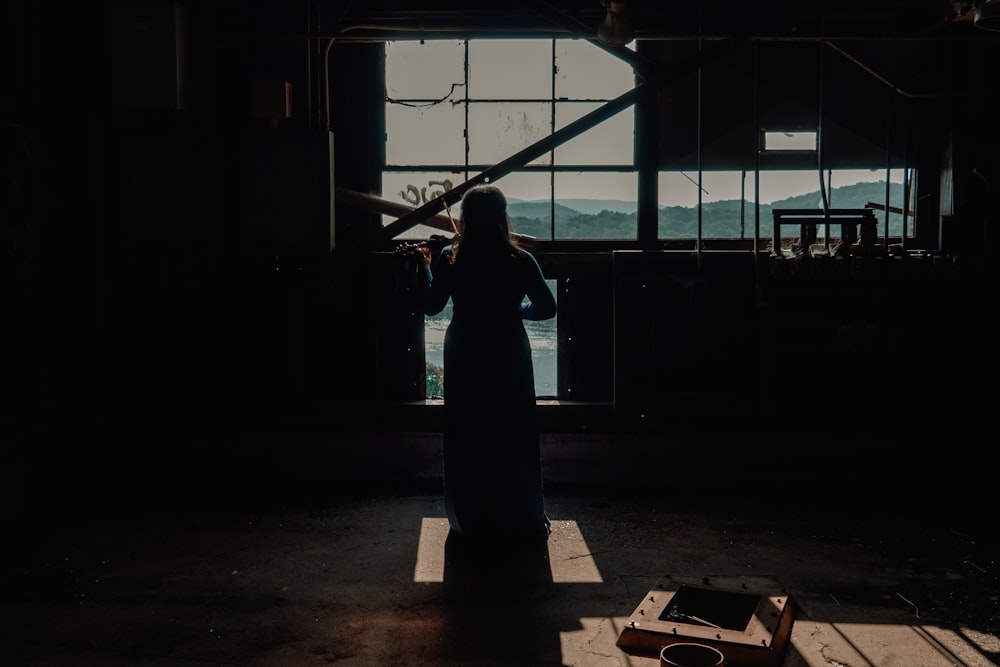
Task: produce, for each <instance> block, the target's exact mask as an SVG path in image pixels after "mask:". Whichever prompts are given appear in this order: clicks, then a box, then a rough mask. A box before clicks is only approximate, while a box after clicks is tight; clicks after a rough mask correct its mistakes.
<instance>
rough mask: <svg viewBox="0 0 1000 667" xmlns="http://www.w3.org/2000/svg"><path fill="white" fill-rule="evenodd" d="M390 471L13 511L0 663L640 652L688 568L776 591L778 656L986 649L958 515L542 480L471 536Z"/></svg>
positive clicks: (464, 662)
mask: <svg viewBox="0 0 1000 667" xmlns="http://www.w3.org/2000/svg"><path fill="white" fill-rule="evenodd" d="M287 491H288V492H289V493H288V497H289V498H290V499H296V498H298V496H296V495H295V494H294V493H292V490H291V489H288V490H287ZM408 491H409V490H408V489H406V488H402V487H400V488H397V489H396V491H395V492H393V491H392V490H387V489H378V490H376V489H372V490H371V491H370V492H368V493H365V492H362V491H358V490H356V489H351V490H350V492H349V493H348V492H345V493H343V494H339V495H338V494H336V493H333V494H330V495H328V496H325V497H323V498H322V500H319V501H312V502H305V503H303V502H299V501H298V500H292V501H291V502H287V503H285V502H282V501H281V500H280V498H279V497H278V496H281V495H282V492H281V491H278V492H275V493H272V494H270V495H269V497H268V499H267V500H266V501H261V502H256V503H244V502H228V503H227V502H216V503H202V502H201V501H200V500H199V501H198V502H189V503H183V502H180V503H177V504H176V505H171V506H146V505H143V504H142V503H134V502H130V498H129V497H121V498H119V499H118V501H117V502H116V503H114V504H113V505H107V506H105V507H101V506H93V505H86V504H83V505H79V506H74V504H73V503H72V502H63V503H61V504H58V505H53V506H50V507H48V508H47V509H45V510H44V511H43V510H37V511H34V512H27V511H21V512H20V513H19V516H20V519H19V520H18V521H15V522H8V523H10V524H11V525H10V526H9V530H10V531H11V532H10V533H9V534H13V535H15V540H13V541H11V542H8V543H7V547H6V552H7V553H6V558H7V561H8V562H7V564H6V566H5V573H6V575H7V576H6V582H5V586H4V588H5V592H4V596H3V603H2V604H3V609H4V614H3V618H4V620H3V624H2V630H0V633H2V638H3V649H2V650H0V664H3V665H10V666H12V667H30V666H38V667H41V666H46V667H50V666H59V667H78V666H79V667H84V666H85V667H125V666H128V667H147V666H148V667H182V666H183V667H191V666H193V665H247V666H254V667H305V666H308V665H338V666H343V667H355V666H357V667H375V666H386V667H388V666H390V665H391V666H397V665H399V666H402V665H406V666H408V667H410V666H414V665H427V666H433V667H459V666H472V665H476V666H480V665H481V666H484V667H492V666H495V667H515V666H516V667H549V666H552V667H557V666H565V667H625V666H632V667H646V666H649V667H654V666H656V665H659V659H658V657H657V656H655V655H653V656H646V655H633V654H631V653H629V652H626V651H624V650H622V649H621V648H619V647H618V645H617V640H618V639H619V636H620V635H621V633H622V630H623V628H624V627H625V625H626V624H627V623H628V622H629V620H630V616H631V615H632V614H633V612H634V611H635V610H636V607H637V605H639V604H640V602H642V601H643V599H644V597H645V595H646V594H647V593H648V592H650V591H652V590H653V589H654V588H655V587H656V586H657V585H658V584H662V583H663V582H664V581H668V582H669V581H694V582H701V581H704V580H705V579H706V578H707V581H708V582H709V584H710V585H711V584H715V583H721V584H723V585H724V586H728V585H731V584H736V585H744V584H745V585H748V586H749V588H748V590H755V589H756V588H757V587H763V588H770V587H771V586H772V585H777V586H780V587H782V588H783V589H784V590H785V591H786V592H787V594H788V595H789V596H790V597H791V599H792V601H793V605H794V609H795V611H794V624H793V626H792V629H791V633H790V635H789V637H788V641H787V642H786V643H785V645H784V646H783V647H781V648H782V650H781V651H780V653H776V652H773V651H772V652H770V653H766V652H765V653H762V654H761V656H762V659H764V660H766V661H768V662H769V663H770V664H773V665H775V666H781V667H803V666H809V667H866V666H867V667H871V666H875V667H897V666H898V667H938V666H941V667H944V666H947V665H963V666H966V667H982V666H986V665H997V664H1000V583H998V582H1000V560H998V559H997V551H996V548H995V543H993V544H988V543H985V542H983V541H982V540H981V539H979V538H980V537H981V536H977V535H976V534H974V533H970V532H969V530H970V526H967V525H961V526H958V525H957V524H956V523H954V522H948V521H942V520H936V521H932V522H931V521H921V520H919V519H918V517H916V516H911V518H905V517H903V518H901V517H900V515H899V513H897V512H893V511H888V512H886V513H882V514H880V513H878V512H875V511H872V509H871V508H860V509H854V510H845V509H843V508H839V507H834V508H833V509H824V508H821V507H819V506H817V505H816V504H808V503H806V504H803V503H802V502H800V501H795V500H794V499H793V498H792V496H791V495H789V494H786V493H784V492H783V491H782V489H781V487H780V486H778V487H777V488H774V489H772V491H773V492H774V494H775V497H776V498H777V500H776V501H774V502H771V503H769V504H768V505H767V507H768V509H767V510H763V511H762V510H761V507H760V505H758V504H755V503H748V502H744V501H741V500H740V499H739V498H735V499H733V498H724V497H722V495H721V494H713V493H707V494H705V496H704V497H702V498H690V497H688V498H686V499H685V498H679V497H676V495H675V494H672V493H670V490H669V488H665V489H661V490H660V491H661V492H660V493H656V494H639V493H626V492H622V491H621V490H620V489H617V490H614V491H610V492H609V491H607V490H603V489H601V488H596V487H595V488H590V489H569V488H559V487H558V485H555V486H554V488H553V489H552V490H551V491H550V492H549V493H548V496H547V511H548V513H549V515H550V518H551V519H552V520H553V526H554V530H553V533H552V535H551V537H550V539H549V541H548V543H547V544H546V545H543V546H542V548H540V549H536V550H522V551H521V552H517V551H514V550H509V549H506V548H502V547H501V548H498V549H496V550H494V551H491V552H486V553H477V552H471V551H470V550H468V549H467V548H465V547H463V545H461V544H458V543H456V542H455V541H454V540H449V538H448V529H447V522H446V520H445V519H444V518H443V517H444V509H443V505H442V499H441V497H440V495H439V494H438V493H436V492H434V491H433V484H431V490H430V491H427V490H426V489H420V488H417V489H416V490H415V492H412V493H411V492H408ZM175 493H176V494H178V496H180V495H183V494H184V487H183V485H179V486H177V487H176V488H175ZM750 508H753V509H750ZM22 509H26V508H22ZM979 525H981V526H982V528H983V530H984V532H985V531H992V530H993V529H992V527H990V526H983V525H982V524H979ZM972 529H973V531H974V530H975V526H973V527H972ZM723 652H724V653H725V652H726V649H725V648H724V647H723ZM729 664H730V665H736V664H737V663H735V662H733V661H729Z"/></svg>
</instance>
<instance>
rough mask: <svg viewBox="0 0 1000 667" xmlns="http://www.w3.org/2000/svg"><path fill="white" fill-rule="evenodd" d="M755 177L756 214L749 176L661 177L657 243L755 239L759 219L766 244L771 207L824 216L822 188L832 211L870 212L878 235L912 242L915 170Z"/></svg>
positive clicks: (664, 174) (772, 172) (671, 174)
mask: <svg viewBox="0 0 1000 667" xmlns="http://www.w3.org/2000/svg"><path fill="white" fill-rule="evenodd" d="M759 174H760V176H759V177H760V191H759V197H760V209H759V211H757V210H756V209H755V206H756V201H757V197H758V193H757V188H756V187H755V183H756V179H757V175H756V174H755V173H754V172H752V171H750V172H746V171H705V172H701V173H700V174H699V173H698V172H694V173H688V172H684V171H670V172H660V174H659V187H658V193H659V197H658V198H659V202H658V209H659V219H658V233H659V238H662V239H692V238H702V239H753V238H754V234H755V224H756V216H757V215H758V214H759V216H760V218H759V220H760V227H759V230H756V231H757V233H758V234H759V236H760V238H763V239H768V238H770V237H771V228H772V225H771V222H772V211H773V210H774V209H817V210H822V209H823V192H824V190H825V192H826V200H827V201H826V203H827V206H828V207H829V208H832V209H864V208H870V209H874V210H875V217H876V219H877V220H878V221H879V235H880V236H885V235H888V236H889V237H891V238H900V237H902V236H904V234H905V236H907V237H908V238H912V237H913V234H914V221H913V211H914V209H915V206H914V199H915V189H914V188H912V187H909V189H908V193H907V186H908V185H910V184H911V183H912V179H913V172H912V171H910V172H907V171H906V170H904V169H890V170H885V169H831V170H825V171H819V170H816V169H806V170H803V169H799V170H765V171H761V172H759ZM907 198H908V199H909V202H908V204H907V205H906V206H905V207H904V205H903V203H904V199H907ZM887 202H888V206H887V205H886V203H887ZM904 210H905V211H906V215H905V216H904V213H903V212H904ZM699 213H700V215H699Z"/></svg>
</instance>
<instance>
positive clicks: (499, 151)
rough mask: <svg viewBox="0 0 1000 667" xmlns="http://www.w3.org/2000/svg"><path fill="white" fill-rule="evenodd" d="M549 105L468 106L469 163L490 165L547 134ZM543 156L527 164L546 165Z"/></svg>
mask: <svg viewBox="0 0 1000 667" xmlns="http://www.w3.org/2000/svg"><path fill="white" fill-rule="evenodd" d="M551 108H552V107H551V104H548V103H541V102H524V103H517V102H511V103H507V104H504V103H479V104H470V105H469V163H470V164H476V165H494V164H496V163H498V162H501V161H503V160H505V159H506V158H508V157H510V156H511V155H513V154H514V153H517V152H518V151H520V150H521V149H523V148H526V147H527V146H530V145H532V144H534V143H535V142H536V141H539V140H541V139H543V138H545V137H547V136H549V135H550V134H551V127H552V122H551V120H550V118H551ZM549 162H550V157H549V154H548V153H544V154H543V155H541V156H539V157H538V158H536V159H535V160H531V161H530V162H529V163H528V164H549Z"/></svg>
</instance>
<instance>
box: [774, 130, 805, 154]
mask: <svg viewBox="0 0 1000 667" xmlns="http://www.w3.org/2000/svg"><path fill="white" fill-rule="evenodd" d="M817 136H818V134H817V133H816V132H813V131H809V132H765V133H764V150H765V151H815V150H816V138H817Z"/></svg>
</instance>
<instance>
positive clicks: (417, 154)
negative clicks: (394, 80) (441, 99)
mask: <svg viewBox="0 0 1000 667" xmlns="http://www.w3.org/2000/svg"><path fill="white" fill-rule="evenodd" d="M385 127H386V144H385V160H386V163H387V164H389V165H418V164H453V165H461V164H465V136H464V134H463V128H464V127H465V116H464V114H463V110H462V106H461V105H457V104H456V105H452V104H450V103H447V102H446V103H444V104H438V105H435V106H432V107H422V108H418V107H410V106H403V105H400V104H387V105H386V107H385Z"/></svg>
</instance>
